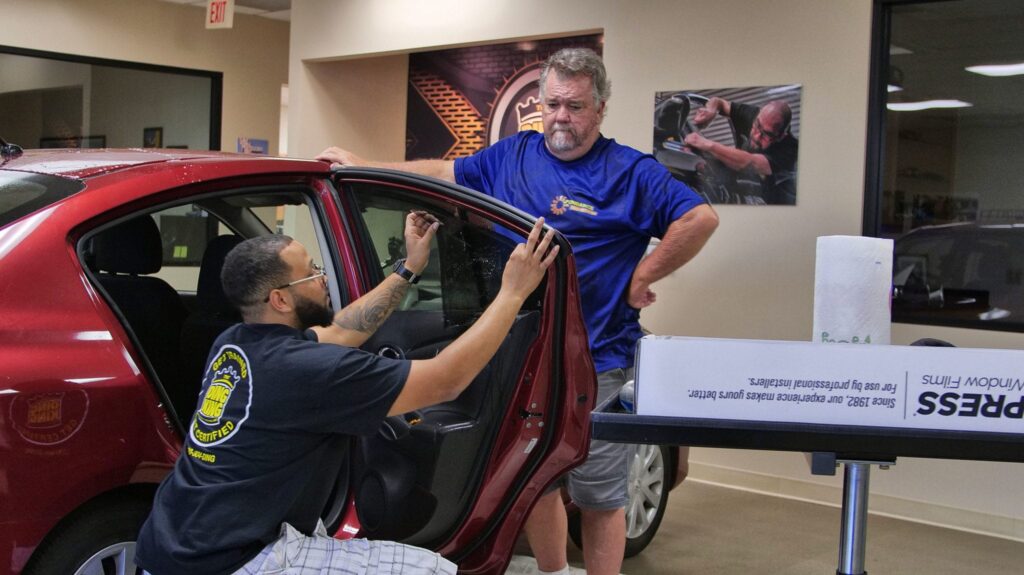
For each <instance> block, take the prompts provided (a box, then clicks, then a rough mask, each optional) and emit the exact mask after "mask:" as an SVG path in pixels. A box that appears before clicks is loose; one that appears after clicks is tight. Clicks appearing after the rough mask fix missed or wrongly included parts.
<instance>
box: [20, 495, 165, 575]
mask: <svg viewBox="0 0 1024 575" xmlns="http://www.w3.org/2000/svg"><path fill="white" fill-rule="evenodd" d="M149 509H150V502H149V501H148V500H143V499H140V498H130V499H127V500H124V501H117V502H115V503H112V504H111V505H104V506H96V507H94V508H93V509H91V510H89V511H87V512H85V513H83V514H82V515H80V516H79V517H77V518H73V519H72V520H71V521H70V522H69V523H68V524H67V525H65V526H62V527H60V528H59V531H58V532H55V533H54V535H53V536H52V538H51V539H50V540H49V541H48V542H47V543H46V547H45V549H41V550H40V551H39V552H38V555H37V556H36V558H35V559H34V560H33V561H32V562H31V564H30V565H29V566H28V567H27V568H26V569H25V575H43V574H49V573H68V574H74V575H114V574H117V575H122V574H126V575H139V574H141V573H142V568H141V567H137V566H136V565H135V538H136V536H137V535H138V533H139V529H140V528H141V527H142V523H143V522H144V521H145V520H146V516H147V515H149Z"/></svg>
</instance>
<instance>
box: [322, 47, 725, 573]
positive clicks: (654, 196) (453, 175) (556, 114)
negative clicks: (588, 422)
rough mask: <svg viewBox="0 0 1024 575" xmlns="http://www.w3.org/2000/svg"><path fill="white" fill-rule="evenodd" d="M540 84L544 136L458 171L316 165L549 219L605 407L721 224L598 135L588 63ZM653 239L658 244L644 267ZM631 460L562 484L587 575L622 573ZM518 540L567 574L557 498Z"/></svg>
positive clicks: (598, 451)
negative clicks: (566, 245)
mask: <svg viewBox="0 0 1024 575" xmlns="http://www.w3.org/2000/svg"><path fill="white" fill-rule="evenodd" d="M540 84H541V94H540V95H541V101H542V103H543V124H544V133H543V134H539V133H537V132H534V131H526V132H519V133H518V134H516V135H514V136H510V137H508V138H505V139H503V140H501V141H500V142H497V143H496V144H494V145H492V146H490V147H489V148H486V149H484V150H481V151H480V152H478V153H476V154H474V155H473V156H470V157H466V158H459V159H457V160H455V161H445V160H421V161H414V162H403V163H394V164H391V163H382V162H368V161H366V160H364V159H362V158H360V157H359V156H356V155H354V154H352V153H351V152H348V151H346V150H341V149H339V148H329V149H327V150H325V151H324V152H323V153H322V154H321V155H320V156H319V158H320V159H322V160H330V161H332V162H334V163H337V164H341V165H343V166H374V167H389V168H396V169H402V170H407V171H412V172H416V173H419V174H423V175H429V176H434V177H437V178H442V179H446V180H449V181H454V182H456V183H458V184H461V185H464V186H467V187H470V188H474V189H476V190H480V191H482V192H484V193H486V194H488V195H491V196H493V197H495V198H497V199H499V200H502V201H505V202H507V203H509V204H512V205H513V206H516V207H518V208H520V209H522V210H524V211H526V212H528V213H531V214H536V215H545V217H547V218H548V222H549V223H550V224H551V225H552V226H553V227H555V228H557V229H558V230H559V231H561V232H562V233H563V234H564V235H565V236H566V237H567V238H568V239H569V240H570V242H571V243H572V246H573V252H574V253H575V254H576V262H577V266H578V267H577V271H578V274H579V287H580V299H581V301H582V306H583V316H584V319H585V321H586V324H587V331H588V334H589V338H590V350H591V354H592V355H593V358H594V363H595V367H596V368H597V371H598V388H599V389H598V398H597V401H598V402H600V401H602V400H604V399H605V398H607V397H609V396H611V395H612V394H614V393H617V392H618V390H619V388H621V387H622V385H623V384H624V383H625V382H626V381H627V379H629V378H630V377H631V373H632V366H633V355H634V350H635V348H636V341H637V340H638V339H639V338H640V337H641V336H642V332H641V329H640V323H639V319H640V309H641V308H644V307H647V306H649V305H651V304H652V303H654V299H655V295H654V292H653V291H651V289H650V287H651V284H653V283H654V282H656V281H658V280H659V279H661V278H663V277H665V276H666V275H668V274H669V273H671V272H672V271H673V270H675V269H677V268H679V267H680V266H682V265H683V264H685V263H686V262H688V261H690V259H692V258H693V257H694V256H696V255H697V252H699V251H700V249H701V248H702V247H703V246H704V243H705V242H706V241H707V240H708V238H709V237H710V236H711V234H712V232H714V230H715V228H716V227H717V225H718V216H717V215H716V214H715V212H714V210H712V209H711V207H710V206H708V205H707V204H705V203H704V202H703V200H702V199H701V198H700V196H698V195H697V194H696V193H694V192H693V191H692V190H691V189H690V188H688V187H686V186H685V185H684V184H682V183H681V182H678V181H676V180H675V179H673V178H672V176H671V175H670V174H669V173H668V171H667V170H666V169H665V168H664V167H663V166H662V165H661V164H659V163H658V162H657V161H656V160H655V159H654V158H653V157H652V156H650V155H647V154H643V153H641V152H639V151H637V150H634V149H633V148H629V147H626V146H622V145H620V144H618V143H616V142H615V141H614V140H610V139H607V138H605V137H604V136H602V135H601V132H600V128H601V121H602V120H603V119H604V114H605V110H606V106H607V101H608V98H609V96H610V95H611V85H610V82H609V81H608V78H607V75H606V73H605V68H604V64H603V62H602V61H601V59H600V57H598V56H597V54H595V53H594V52H593V51H591V50H587V49H578V48H570V49H564V50H560V51H559V52H556V53H555V54H553V55H552V56H551V57H550V58H548V60H547V61H546V62H545V63H544V65H543V67H542V68H541V76H540ZM652 237H659V238H661V243H660V244H659V245H658V247H657V248H655V250H654V251H653V252H652V253H651V254H650V255H649V256H647V257H646V258H645V257H644V252H645V250H646V249H647V245H648V243H649V241H650V239H651V238H652ZM631 456H632V448H631V446H628V445H625V444H616V443H608V442H604V441H592V442H591V447H590V455H589V457H588V458H587V461H586V462H585V463H583V464H582V465H581V466H579V467H577V468H576V469H573V470H572V471H571V472H570V473H569V475H568V477H567V483H568V489H569V494H570V495H571V496H572V498H573V501H575V503H576V504H577V506H578V507H579V508H580V510H581V515H582V527H583V556H584V561H585V563H586V567H587V572H588V573H590V574H591V575H594V574H605V573H608V574H617V573H618V572H619V570H620V569H621V567H622V556H623V552H624V548H625V541H626V523H625V505H626V502H627V501H628V488H627V480H628V477H629V463H630V458H631ZM525 530H526V535H527V538H528V539H529V541H530V546H531V548H532V549H533V552H534V555H535V556H536V558H537V565H538V567H539V568H540V570H541V572H542V573H568V562H567V560H566V543H567V519H566V515H565V508H564V506H563V504H562V500H561V496H560V494H559V492H558V490H557V489H553V490H552V491H550V492H549V493H547V494H546V495H545V496H543V497H542V498H541V499H540V500H539V501H538V502H537V504H536V506H535V507H534V509H533V512H532V513H531V515H530V517H529V518H528V519H527V522H526V527H525Z"/></svg>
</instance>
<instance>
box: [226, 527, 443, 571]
mask: <svg viewBox="0 0 1024 575" xmlns="http://www.w3.org/2000/svg"><path fill="white" fill-rule="evenodd" d="M456 569H457V567H456V565H455V564H454V563H452V562H451V561H448V560H447V559H445V558H444V557H441V556H440V555H438V554H437V553H434V552H432V551H427V550H426V549H420V548H419V547H413V546H411V545H403V544H401V543H395V542H393V541H368V540H366V539H349V540H344V541H343V540H340V539H335V538H333V537H331V536H329V535H328V534H327V530H326V529H324V525H323V523H320V524H319V525H318V526H317V529H316V532H315V533H313V535H312V536H306V535H303V534H302V533H300V532H299V531H298V530H296V529H295V528H294V527H292V526H291V525H289V524H287V523H284V524H282V525H281V536H280V537H279V538H278V539H277V541H274V542H273V543H271V544H269V545H267V546H266V547H264V548H263V551H261V552H260V554H259V555H257V556H256V557H254V558H253V559H252V560H251V561H249V562H248V563H246V564H245V565H244V566H242V568H241V569H239V570H238V571H236V572H235V573H236V575H342V574H344V575H364V574H367V575H368V574H374V573H381V574H386V575H391V574H394V575H398V574H409V575H435V574H441V573H443V574H445V575H455V571H456Z"/></svg>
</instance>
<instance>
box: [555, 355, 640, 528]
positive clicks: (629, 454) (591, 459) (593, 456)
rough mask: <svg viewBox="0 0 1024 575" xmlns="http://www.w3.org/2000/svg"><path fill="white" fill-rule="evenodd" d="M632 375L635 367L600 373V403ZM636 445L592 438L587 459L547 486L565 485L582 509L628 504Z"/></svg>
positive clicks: (598, 386) (558, 486) (598, 384)
mask: <svg viewBox="0 0 1024 575" xmlns="http://www.w3.org/2000/svg"><path fill="white" fill-rule="evenodd" d="M632 378H633V368H628V369H621V368H616V369H610V370H608V371H604V372H601V373H599V374H597V403H596V404H595V405H600V404H601V403H602V402H604V401H605V400H606V399H608V398H609V397H611V396H612V395H613V394H618V393H619V390H620V389H621V388H622V386H623V385H625V384H626V382H627V381H629V380H630V379H632ZM635 453H636V446H634V445H631V444H628V443H612V442H610V441H603V440H600V439H591V440H590V450H589V453H588V455H587V460H586V461H584V462H583V464H581V465H580V466H579V467H576V468H575V469H573V470H571V471H569V473H567V474H566V475H563V476H562V477H561V478H560V479H559V480H558V481H556V482H555V484H554V485H553V486H552V487H550V488H549V489H548V492H551V491H553V490H555V489H558V488H560V487H562V486H563V485H564V486H566V487H568V490H569V497H571V498H572V501H573V503H575V504H576V506H577V507H580V508H581V509H591V510H594V511H609V510H612V509H619V508H623V507H625V506H626V503H627V502H628V501H629V487H628V485H629V465H630V462H631V461H632V460H633V456H634V454H635Z"/></svg>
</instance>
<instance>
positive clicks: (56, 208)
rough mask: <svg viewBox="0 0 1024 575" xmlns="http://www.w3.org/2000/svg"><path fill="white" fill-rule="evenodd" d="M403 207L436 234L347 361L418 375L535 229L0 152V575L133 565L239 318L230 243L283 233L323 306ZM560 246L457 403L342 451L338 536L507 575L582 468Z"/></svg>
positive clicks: (186, 161) (136, 155)
mask: <svg viewBox="0 0 1024 575" xmlns="http://www.w3.org/2000/svg"><path fill="white" fill-rule="evenodd" d="M0 143H2V142H0ZM410 209H415V210H427V211H429V212H430V213H432V214H434V215H435V216H437V217H438V218H439V219H440V220H441V221H442V222H443V224H444V225H443V226H442V227H441V228H440V231H439V233H438V235H437V239H436V240H435V241H436V245H435V246H434V249H433V252H432V256H431V257H432V260H431V263H430V266H429V267H428V269H427V270H426V272H425V273H424V276H423V279H422V280H421V281H420V283H419V284H418V285H417V286H416V289H414V290H412V291H410V293H409V295H408V297H407V298H406V300H405V301H403V302H402V304H401V306H400V308H399V310H398V311H396V312H395V313H394V315H393V316H392V317H391V318H390V319H389V320H388V322H387V323H386V324H385V325H384V326H382V327H381V329H380V330H379V332H378V333H377V334H375V336H374V337H373V338H372V339H371V340H370V341H369V342H367V344H366V345H365V349H366V350H367V351H370V352H373V353H380V354H385V355H390V356H394V357H406V358H410V359H415V358H421V357H430V356H433V355H434V354H436V353H437V352H438V351H439V350H440V349H441V348H443V347H444V346H445V345H446V344H448V343H449V342H451V341H452V340H453V339H454V338H456V337H457V336H458V335H459V334H461V333H462V332H463V331H465V329H466V328H467V327H468V326H469V325H470V324H471V323H472V322H473V321H474V319H475V318H476V317H477V316H478V315H479V314H480V313H481V311H482V310H483V309H484V307H485V306H486V305H487V304H488V303H489V302H490V301H491V299H492V298H493V297H494V295H495V294H496V293H497V290H498V287H499V285H500V281H501V270H502V266H503V264H504V262H505V261H506V258H507V256H508V254H509V253H510V251H511V249H512V248H513V246H514V245H515V243H516V240H517V239H521V238H522V237H524V235H525V233H526V231H528V230H529V228H530V226H531V221H532V218H530V217H529V216H526V215H525V214H523V213H521V212H519V211H517V210H515V209H513V208H511V207H509V206H507V205H504V204H502V203H500V202H497V201H495V200H493V199H491V198H488V197H485V196H483V195H480V194H478V193H475V192H472V191H470V190H466V189H463V188H459V187H456V186H452V185H447V184H444V183H441V182H438V181H435V180H431V179H425V178H421V177H416V176H412V175H409V174H403V173H397V172H388V171H379V170H342V171H338V172H333V173H332V172H331V171H330V170H329V169H328V166H327V165H326V164H324V163H321V162H314V161H302V160H287V159H279V158H269V157H258V156H242V155H227V154H219V153H210V152H187V151H186V152H177V151H175V152H174V153H171V152H170V151H161V150H125V151H115V150H102V151H93V150H59V151H52V150H51V151H27V152H24V153H21V152H20V150H18V149H15V148H13V147H10V146H4V148H3V157H2V159H0V265H2V268H0V269H2V276H0V366H2V368H0V574H14V573H29V574H41V575H55V574H60V575H64V574H72V573H75V574H83V575H85V574H90V575H91V574H101V573H103V574H105V573H125V572H127V573H135V572H136V571H137V570H136V568H135V565H134V561H133V550H134V539H135V535H136V532H137V530H138V528H139V525H140V523H141V522H142V521H143V519H144V518H145V517H146V516H147V514H148V513H149V508H150V503H151V499H152V496H153V492H154V489H155V488H156V485H157V484H158V483H159V482H160V481H161V479H163V477H164V476H165V475H166V474H167V473H168V471H169V470H170V468H171V466H172V464H173V462H174V461H175V459H176V458H177V457H178V453H179V450H180V449H181V445H182V436H183V429H184V425H185V423H186V420H187V419H188V418H190V417H191V416H192V412H193V409H194V408H195V403H196V398H197V394H198V391H199V385H200V373H201V372H202V370H203V367H204V365H203V364H204V362H205V360H206V355H207V352H208V351H209V346H210V343H211V342H212V340H213V338H214V337H215V336H216V335H217V334H218V333H219V332H220V331H221V330H222V329H224V328H225V327H226V326H228V325H230V324H231V323H233V322H236V321H238V319H239V318H238V316H237V315H236V312H235V311H234V310H233V309H232V308H231V307H230V306H229V305H228V304H227V302H226V301H225V298H224V295H223V292H222V291H221V288H220V281H219V274H220V266H221V264H222V262H223V258H224V255H225V254H226V252H227V251H228V250H229V249H230V248H231V247H232V246H233V245H235V244H236V243H237V242H239V241H240V240H241V239H244V238H248V237H252V236H257V235H261V234H269V233H273V232H284V233H287V234H289V235H292V236H293V237H296V238H297V239H299V240H300V241H302V242H303V243H304V244H305V245H306V246H307V247H308V248H309V249H310V252H311V254H312V255H313V257H314V258H315V259H317V260H318V261H320V262H322V263H323V265H324V267H325V268H326V269H327V272H328V278H329V285H330V292H331V297H332V301H333V302H335V305H336V306H339V307H340V306H341V305H344V304H345V303H346V302H348V301H350V300H352V299H354V298H356V297H358V296H360V295H361V294H363V293H365V292H366V291H368V290H369V289H370V288H371V287H372V286H374V285H375V284H376V283H377V282H379V281H381V280H382V279H383V277H384V276H385V274H386V273H388V271H389V270H390V269H391V264H392V263H393V262H394V261H395V260H396V259H398V258H400V257H401V256H402V248H403V246H402V223H403V220H404V215H405V214H406V213H407V212H408V211H409V210H410ZM559 242H560V243H561V244H562V250H561V254H560V256H559V258H558V261H557V262H556V263H555V264H554V265H553V266H552V268H551V270H550V271H549V272H548V276H547V278H546V280H545V282H544V283H543V284H542V285H541V286H540V287H539V288H538V290H537V291H536V292H535V293H534V295H533V296H532V297H531V299H530V300H529V301H528V302H527V304H526V305H524V307H523V310H522V312H521V314H520V316H519V318H518V320H517V321H516V323H515V325H514V327H513V329H512V331H511V333H510V334H509V336H508V337H507V338H506V340H505V342H504V344H503V345H502V347H501V349H500V350H499V352H498V354H497V356H496V357H495V358H494V360H492V362H491V363H490V365H489V366H488V367H487V368H486V369H485V370H484V372H483V373H481V374H480V376H478V378H477V380H476V381H475V382H474V383H473V384H472V385H471V386H470V388H469V389H468V390H467V391H466V392H465V393H463V394H462V395H461V396H460V397H459V398H458V399H457V400H455V401H452V402H449V403H445V404H441V405H437V406H434V407H431V408H428V409H423V410H420V411H419V412H415V413H411V414H407V415H405V416H404V417H398V418H391V419H389V421H388V422H387V423H386V425H384V426H383V427H382V429H381V432H380V433H379V434H377V435H375V436H373V437H364V438H360V439H358V440H357V442H356V443H358V447H357V448H356V449H354V450H353V458H354V460H353V462H352V467H351V469H352V470H353V471H352V473H351V474H350V475H349V476H345V477H338V481H337V485H336V488H335V491H334V494H333V498H332V503H331V504H330V505H329V506H328V508H327V509H324V511H323V517H324V520H325V523H326V524H328V525H329V526H330V528H332V529H334V530H336V532H337V536H338V537H351V536H354V535H360V536H369V537H377V538H388V539H399V540H402V541H404V542H407V543H411V544H415V545H420V546H424V547H429V548H431V549H435V550H438V551H440V552H441V553H443V554H445V555H446V556H447V557H449V558H450V559H452V560H453V561H455V562H457V563H458V564H459V565H460V567H461V569H462V570H463V572H466V573H499V572H501V571H502V570H503V568H504V566H505V565H506V564H507V562H508V560H509V557H510V556H511V553H512V546H513V545H514V543H515V540H516V534H517V533H518V531H519V529H520V527H521V525H522V523H523V520H524V518H525V516H526V514H527V513H528V512H529V510H530V508H531V506H532V504H533V502H534V501H535V500H536V498H537V497H538V496H539V495H540V494H541V492H542V490H543V488H544V487H545V486H546V485H547V484H548V483H550V482H551V481H552V480H553V479H554V478H555V477H557V476H558V475H560V474H561V473H563V472H564V471H566V470H567V469H569V468H570V467H572V466H573V465H575V464H577V463H578V462H579V461H580V460H581V459H582V458H583V457H584V454H585V449H584V446H585V445H586V443H587V439H588V436H589V430H588V421H589V414H590V411H591V409H592V408H593V404H594V395H593V393H594V387H595V375H594V368H593V365H592V362H591V359H590V355H589V353H588V351H587V338H586V332H585V328H584V324H583V321H582V320H581V317H580V308H579V303H578V299H577V287H576V279H575V271H574V263H573V258H572V256H571V255H570V250H569V249H568V246H567V245H566V242H565V240H564V239H561V238H560V239H559ZM312 407H313V406H311V408H312ZM242 512H251V513H259V512H260V510H259V509H252V510H246V511H242Z"/></svg>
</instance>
